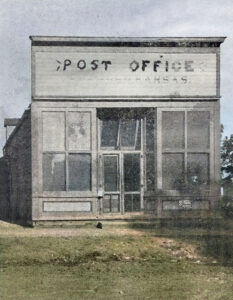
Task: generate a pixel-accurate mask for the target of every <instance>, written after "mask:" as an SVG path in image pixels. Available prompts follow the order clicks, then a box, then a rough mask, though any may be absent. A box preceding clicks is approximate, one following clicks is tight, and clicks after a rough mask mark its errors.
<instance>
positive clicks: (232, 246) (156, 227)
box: [128, 219, 233, 266]
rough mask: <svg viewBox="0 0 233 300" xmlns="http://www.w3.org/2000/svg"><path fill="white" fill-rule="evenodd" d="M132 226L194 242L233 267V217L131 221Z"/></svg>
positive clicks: (221, 262)
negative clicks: (222, 218)
mask: <svg viewBox="0 0 233 300" xmlns="http://www.w3.org/2000/svg"><path fill="white" fill-rule="evenodd" d="M128 227H130V228H132V229H134V230H140V231H145V232H150V233H152V234H155V236H156V237H168V238H173V239H177V240H180V241H183V242H188V243H192V244H194V245H195V246H196V247H197V250H198V252H199V253H200V254H201V255H203V256H205V257H207V258H210V259H214V260H216V261H217V263H218V264H221V265H224V266H233V220H230V219H225V220H221V219H211V220H208V219H207V220H206V219H195V220H181V219H173V220H171V219H161V220H159V221H157V222H145V223H129V224H128Z"/></svg>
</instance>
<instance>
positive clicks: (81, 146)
mask: <svg viewBox="0 0 233 300" xmlns="http://www.w3.org/2000/svg"><path fill="white" fill-rule="evenodd" d="M68 142H69V150H81V151H85V150H90V149H91V113H90V112H69V114H68Z"/></svg>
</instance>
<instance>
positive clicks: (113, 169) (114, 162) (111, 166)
mask: <svg viewBox="0 0 233 300" xmlns="http://www.w3.org/2000/svg"><path fill="white" fill-rule="evenodd" d="M104 190H105V191H107V192H112V191H118V190H119V186H118V156H117V155H104Z"/></svg>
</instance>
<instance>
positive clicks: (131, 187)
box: [122, 153, 142, 212]
mask: <svg viewBox="0 0 233 300" xmlns="http://www.w3.org/2000/svg"><path fill="white" fill-rule="evenodd" d="M122 158H123V178H122V179H123V180H122V181H123V183H122V191H123V200H124V211H125V212H136V211H140V210H141V208H142V205H141V203H142V201H141V196H142V195H141V188H142V185H141V165H142V164H141V155H140V153H123V155H122Z"/></svg>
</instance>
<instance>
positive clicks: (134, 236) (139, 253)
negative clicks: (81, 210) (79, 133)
mask: <svg viewBox="0 0 233 300" xmlns="http://www.w3.org/2000/svg"><path fill="white" fill-rule="evenodd" d="M232 229H233V223H232V222H226V221H225V222H224V224H218V225H217V226H214V225H213V224H211V226H196V227H194V226H185V227H184V226H182V225H181V224H170V225H169V226H158V224H157V225H156V224H153V223H124V222H111V223H107V222H103V229H96V228H95V224H94V223H89V224H87V225H85V226H81V227H79V228H34V229H33V228H25V227H21V226H18V225H12V224H8V223H5V222H0V237H1V238H0V242H1V243H0V247H1V252H0V265H1V274H0V299H14V300H15V299H16V300H21V299H23V300H24V299H25V300H27V299H44V300H47V299H48V300H52V299H140V300H141V299H172V300H175V299H179V300H180V299H190V300H191V299H211V300H214V299H222V300H224V299H233V230H232Z"/></svg>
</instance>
